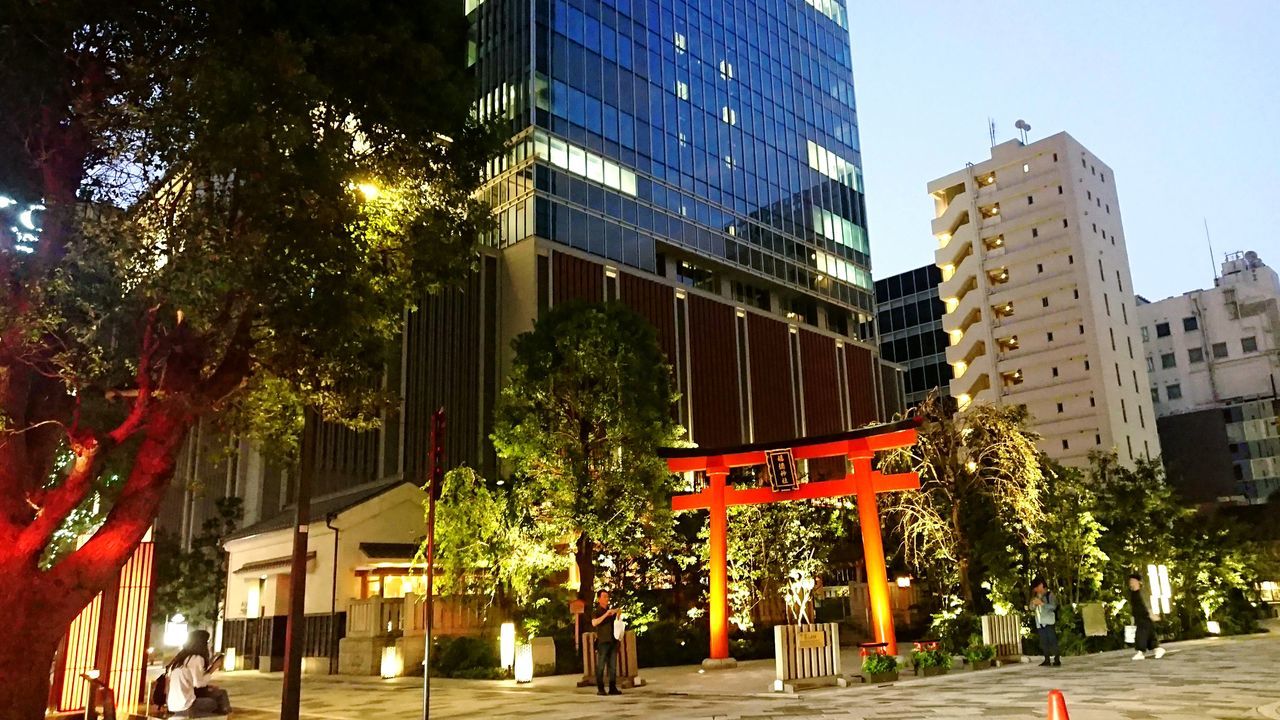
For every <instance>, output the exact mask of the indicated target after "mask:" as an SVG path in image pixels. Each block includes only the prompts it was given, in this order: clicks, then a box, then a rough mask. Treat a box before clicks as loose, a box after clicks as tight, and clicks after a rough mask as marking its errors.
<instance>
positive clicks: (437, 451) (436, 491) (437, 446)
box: [422, 408, 444, 720]
mask: <svg viewBox="0 0 1280 720" xmlns="http://www.w3.org/2000/svg"><path fill="white" fill-rule="evenodd" d="M425 484H426V486H427V488H426V489H427V496H428V500H427V600H426V607H424V608H423V610H424V612H425V613H426V617H425V618H424V621H425V622H424V623H423V624H424V626H425V629H426V633H427V638H426V648H425V650H424V652H423V654H422V720H429V718H430V717H431V623H432V620H433V619H434V618H435V578H436V500H438V499H439V498H440V491H441V489H442V488H443V485H444V408H440V409H438V410H436V411H435V412H434V413H432V415H431V448H430V452H429V455H428V458H427V482H426V483H425Z"/></svg>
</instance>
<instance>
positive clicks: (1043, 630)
mask: <svg viewBox="0 0 1280 720" xmlns="http://www.w3.org/2000/svg"><path fill="white" fill-rule="evenodd" d="M1027 609H1028V610H1030V611H1031V612H1032V613H1034V616H1035V624H1036V634H1037V635H1039V636H1040V651H1041V652H1043V653H1044V662H1042V663H1040V667H1048V666H1049V665H1053V666H1054V667H1060V666H1061V665H1062V655H1061V652H1060V651H1059V650H1058V630H1057V627H1055V626H1056V625H1057V622H1058V599H1057V598H1055V597H1054V596H1053V593H1051V592H1049V589H1048V588H1047V587H1045V584H1044V580H1043V579H1042V578H1036V579H1035V580H1033V581H1031V602H1030V603H1028V604H1027ZM1050 658H1052V660H1051V659H1050Z"/></svg>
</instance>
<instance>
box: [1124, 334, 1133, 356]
mask: <svg viewBox="0 0 1280 720" xmlns="http://www.w3.org/2000/svg"><path fill="white" fill-rule="evenodd" d="M1124 341H1125V343H1126V344H1128V346H1129V359H1130V360H1132V359H1133V337H1132V336H1129V337H1126V338H1125V339H1124Z"/></svg>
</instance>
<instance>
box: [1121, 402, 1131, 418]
mask: <svg viewBox="0 0 1280 720" xmlns="http://www.w3.org/2000/svg"><path fill="white" fill-rule="evenodd" d="M1120 420H1121V422H1129V410H1128V408H1126V407H1125V404H1124V398H1120Z"/></svg>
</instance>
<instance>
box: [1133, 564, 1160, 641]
mask: <svg viewBox="0 0 1280 720" xmlns="http://www.w3.org/2000/svg"><path fill="white" fill-rule="evenodd" d="M1129 608H1130V609H1131V610H1132V611H1133V624H1134V627H1135V628H1136V629H1137V632H1135V633H1134V636H1133V649H1134V650H1136V651H1137V652H1135V653H1134V655H1133V659H1134V660H1145V659H1146V658H1147V652H1148V651H1151V650H1154V651H1155V658H1156V659H1157V660H1159V659H1160V658H1162V657H1164V648H1162V647H1160V641H1159V640H1158V639H1156V623H1155V620H1156V617H1157V615H1156V614H1155V613H1154V612H1152V611H1151V610H1150V609H1149V608H1148V607H1147V600H1146V598H1144V597H1143V596H1142V576H1141V575H1139V574H1137V573H1133V574H1132V575H1130V576H1129Z"/></svg>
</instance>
